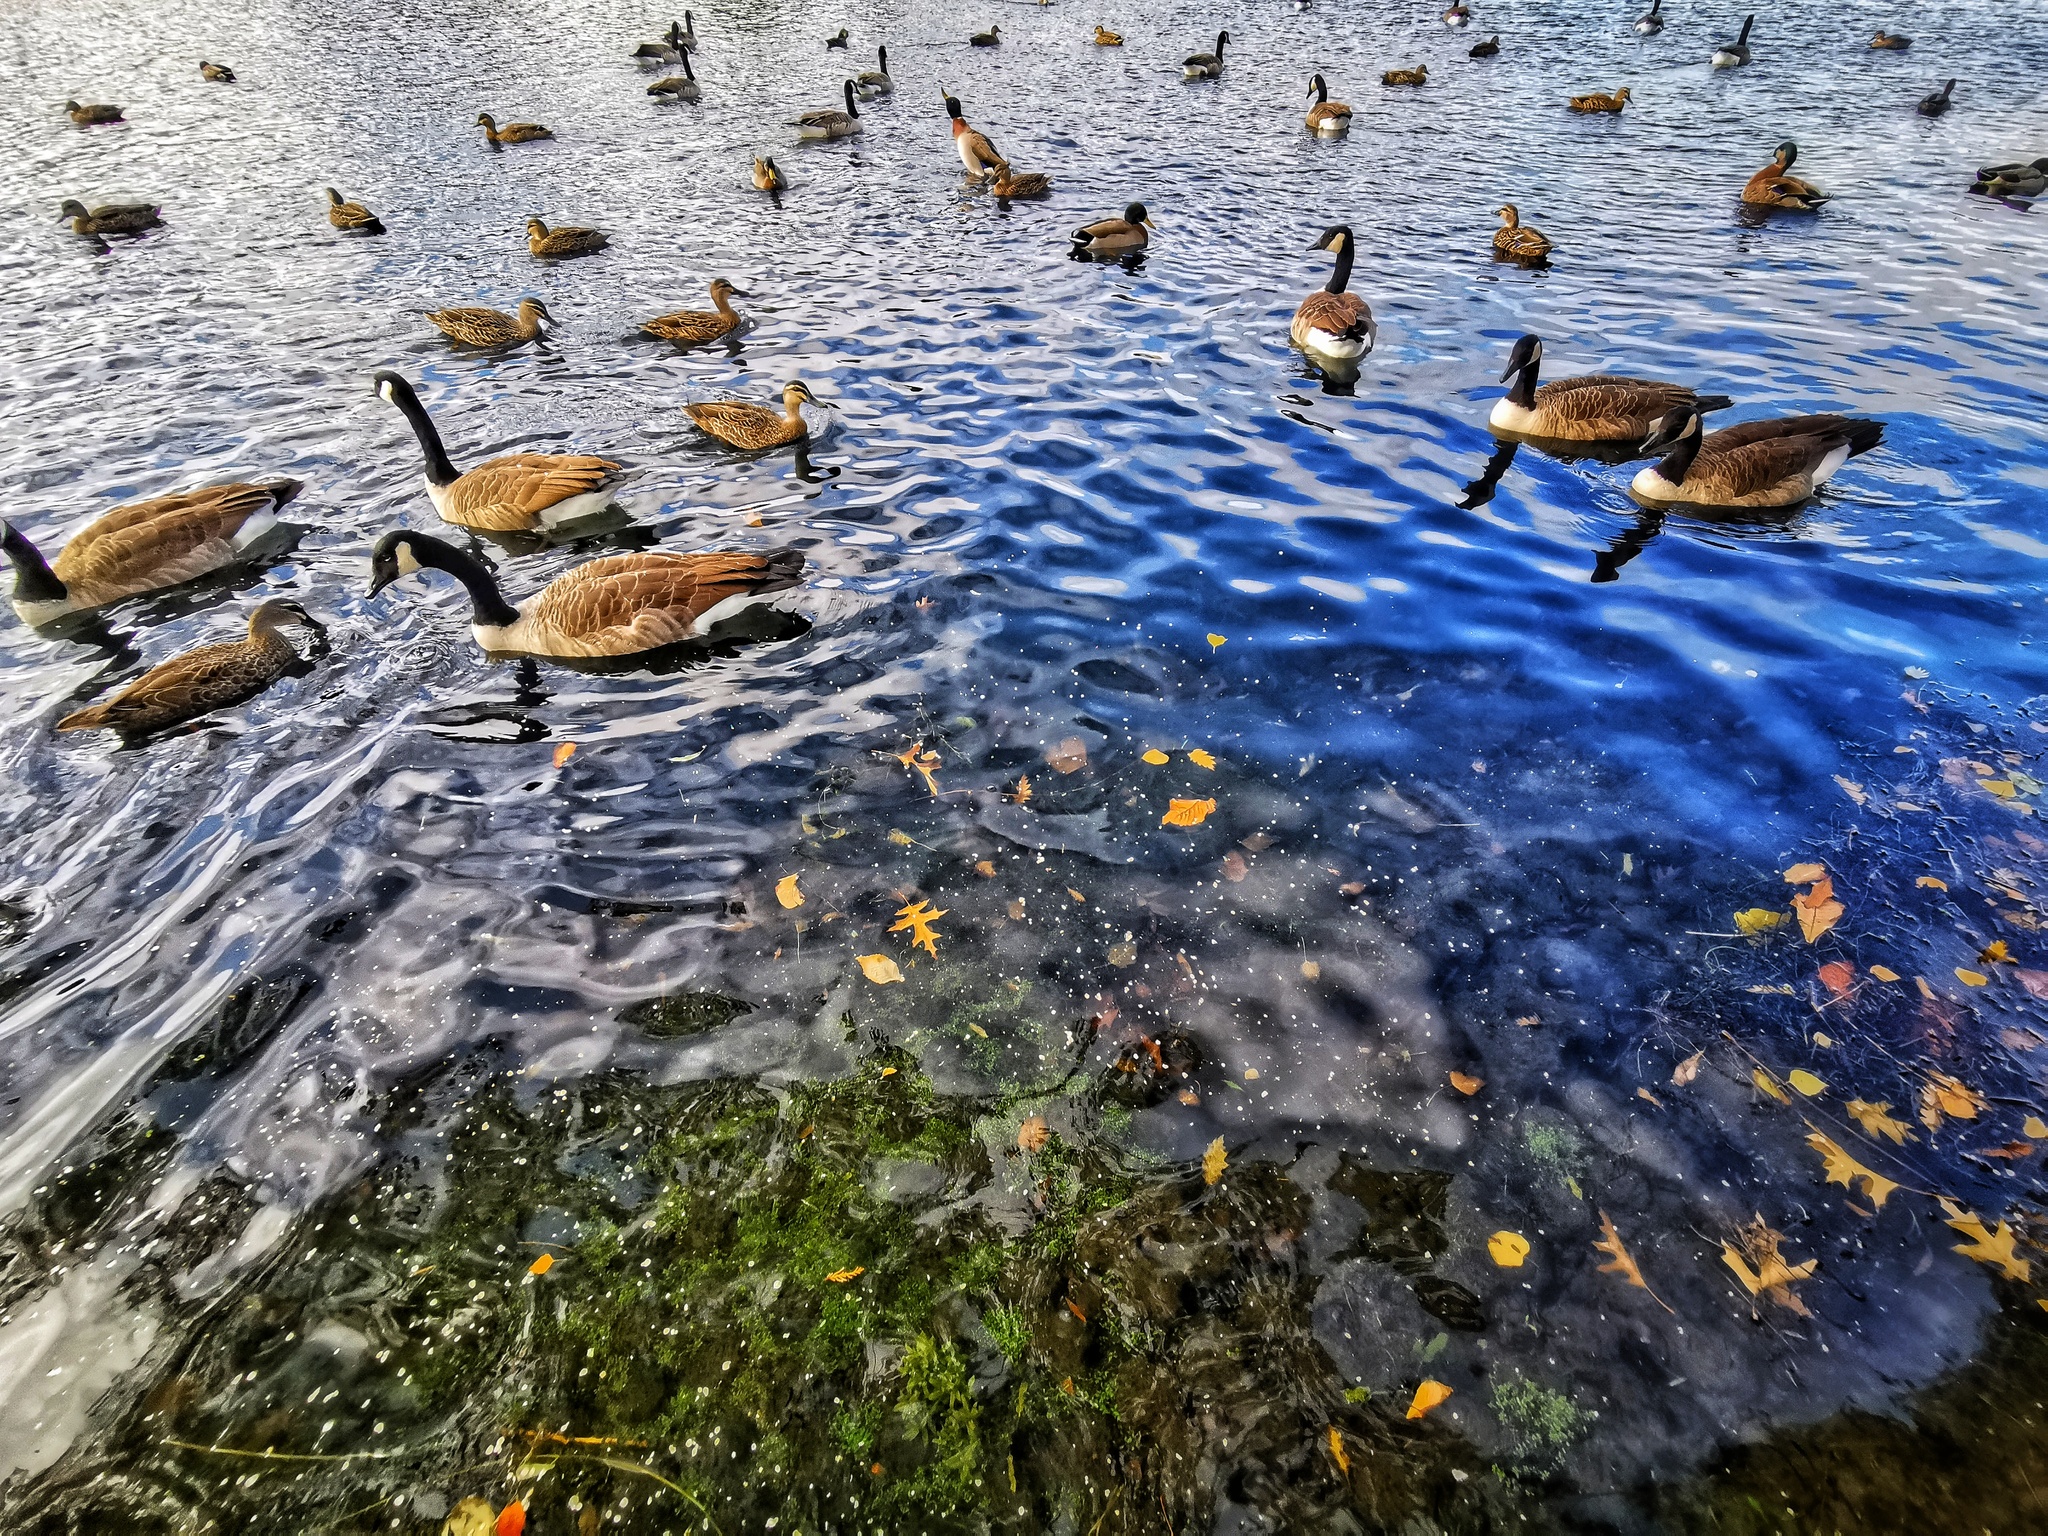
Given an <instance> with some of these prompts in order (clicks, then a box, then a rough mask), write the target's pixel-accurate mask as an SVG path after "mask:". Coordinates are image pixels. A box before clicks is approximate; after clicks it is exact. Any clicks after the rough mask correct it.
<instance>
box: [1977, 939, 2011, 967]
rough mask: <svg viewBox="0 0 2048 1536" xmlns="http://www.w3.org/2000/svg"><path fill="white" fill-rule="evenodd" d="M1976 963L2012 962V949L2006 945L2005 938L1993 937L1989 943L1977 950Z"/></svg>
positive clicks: (2007, 963)
mask: <svg viewBox="0 0 2048 1536" xmlns="http://www.w3.org/2000/svg"><path fill="white" fill-rule="evenodd" d="M1977 963H1978V964H1979V965H2010V964H2012V950H2011V948H2010V947H2008V946H2007V944H2006V942H2005V940H2003V939H1993V940H1992V941H1991V942H1990V943H1989V944H1986V945H1985V946H1984V947H1983V948H1982V949H1980V950H1978V951H1977Z"/></svg>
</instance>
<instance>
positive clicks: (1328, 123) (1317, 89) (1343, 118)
mask: <svg viewBox="0 0 2048 1536" xmlns="http://www.w3.org/2000/svg"><path fill="white" fill-rule="evenodd" d="M1308 93H1309V95H1311V96H1313V97H1315V99H1316V104H1315V105H1314V106H1312V107H1310V108H1309V109H1308V126H1309V131H1310V132H1311V133H1343V132H1345V131H1346V130H1347V129H1349V128H1350V126H1351V109H1350V108H1349V107H1347V106H1346V105H1344V103H1343V102H1341V101H1332V100H1330V88H1329V87H1328V86H1327V85H1325V84H1324V83H1323V77H1322V76H1321V75H1316V76H1313V77H1312V78H1311V79H1310V80H1309V83H1308ZM1318 249H1320V247H1318Z"/></svg>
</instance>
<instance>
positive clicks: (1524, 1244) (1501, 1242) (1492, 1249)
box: [1486, 1231, 1529, 1269]
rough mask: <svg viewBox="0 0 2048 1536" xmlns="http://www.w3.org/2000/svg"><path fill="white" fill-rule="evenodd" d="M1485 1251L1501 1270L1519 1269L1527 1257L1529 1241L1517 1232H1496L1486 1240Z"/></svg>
mask: <svg viewBox="0 0 2048 1536" xmlns="http://www.w3.org/2000/svg"><path fill="white" fill-rule="evenodd" d="M1486 1251H1487V1253H1488V1254H1489V1255H1490V1256H1491V1257H1492V1259H1493V1262H1494V1263H1496V1264H1498V1265H1499V1266H1500V1267H1501V1268H1502V1269H1520V1268H1521V1267H1522V1261H1523V1260H1524V1259H1526V1258H1528V1257H1529V1239H1527V1238H1526V1237H1524V1236H1522V1234H1521V1233H1519V1232H1507V1231H1501V1232H1496V1233H1494V1234H1493V1236H1491V1237H1489V1238H1488V1239H1487V1240H1486Z"/></svg>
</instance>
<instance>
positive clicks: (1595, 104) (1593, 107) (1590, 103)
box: [1569, 85, 1628, 112]
mask: <svg viewBox="0 0 2048 1536" xmlns="http://www.w3.org/2000/svg"><path fill="white" fill-rule="evenodd" d="M1569 105H1570V107H1571V109H1572V110H1573V111H1574V112H1619V111H1620V110H1621V109H1622V108H1623V107H1625V106H1627V105H1628V87H1627V86H1625V85H1624V86H1623V87H1622V88H1621V89H1620V90H1618V91H1616V92H1615V93H1614V94H1613V95H1611V96H1609V95H1603V94H1602V93H1601V92H1599V91H1594V92H1592V93H1591V94H1589V95H1585V96H1574V97H1573V98H1572V99H1571V102H1570V103H1569Z"/></svg>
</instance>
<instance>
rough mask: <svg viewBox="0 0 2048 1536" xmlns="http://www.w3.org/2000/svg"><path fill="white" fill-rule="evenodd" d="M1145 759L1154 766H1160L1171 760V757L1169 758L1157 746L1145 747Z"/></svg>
mask: <svg viewBox="0 0 2048 1536" xmlns="http://www.w3.org/2000/svg"><path fill="white" fill-rule="evenodd" d="M1145 761H1146V762H1148V763H1150V764H1151V765H1152V766H1153V767H1154V768H1160V767H1164V766H1165V765H1166V764H1167V763H1169V762H1171V761H1172V759H1171V758H1169V757H1168V756H1167V755H1166V754H1165V753H1164V752H1162V751H1160V750H1159V749H1158V748H1157V747H1147V748H1146V749H1145Z"/></svg>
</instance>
